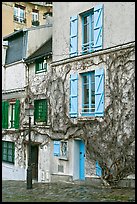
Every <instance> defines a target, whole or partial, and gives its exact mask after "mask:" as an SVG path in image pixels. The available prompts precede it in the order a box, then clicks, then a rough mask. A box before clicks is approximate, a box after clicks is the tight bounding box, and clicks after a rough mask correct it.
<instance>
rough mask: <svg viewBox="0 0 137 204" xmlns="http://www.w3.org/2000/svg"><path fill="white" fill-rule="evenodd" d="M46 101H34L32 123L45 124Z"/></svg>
mask: <svg viewBox="0 0 137 204" xmlns="http://www.w3.org/2000/svg"><path fill="white" fill-rule="evenodd" d="M47 109H48V105H47V99H40V100H35V101H34V121H35V122H46V123H47V117H48V116H47Z"/></svg>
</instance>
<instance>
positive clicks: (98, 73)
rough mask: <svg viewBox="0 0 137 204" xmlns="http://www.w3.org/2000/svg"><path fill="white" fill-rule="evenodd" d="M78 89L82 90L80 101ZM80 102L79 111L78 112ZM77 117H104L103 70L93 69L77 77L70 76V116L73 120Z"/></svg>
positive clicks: (75, 74)
mask: <svg viewBox="0 0 137 204" xmlns="http://www.w3.org/2000/svg"><path fill="white" fill-rule="evenodd" d="M78 81H80V82H79V83H78ZM78 85H79V86H81V87H78ZM79 89H80V90H82V96H81V97H82V98H81V99H80V98H79V96H78V95H79V94H78V90H79ZM80 101H82V102H81V104H80V105H81V110H78V104H79V103H80ZM78 115H79V116H104V69H95V70H93V71H90V72H86V73H82V74H79V75H78V74H77V73H74V74H71V76H70V116H71V117H72V118H75V117H78Z"/></svg>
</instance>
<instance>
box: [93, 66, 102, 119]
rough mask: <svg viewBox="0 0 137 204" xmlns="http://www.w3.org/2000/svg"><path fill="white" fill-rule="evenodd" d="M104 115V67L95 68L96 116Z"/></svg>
mask: <svg viewBox="0 0 137 204" xmlns="http://www.w3.org/2000/svg"><path fill="white" fill-rule="evenodd" d="M103 115H104V69H97V70H95V116H103Z"/></svg>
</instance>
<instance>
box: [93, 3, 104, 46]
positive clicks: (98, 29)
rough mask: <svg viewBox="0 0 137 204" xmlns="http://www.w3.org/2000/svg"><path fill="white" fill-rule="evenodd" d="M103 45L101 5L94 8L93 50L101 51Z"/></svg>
mask: <svg viewBox="0 0 137 204" xmlns="http://www.w3.org/2000/svg"><path fill="white" fill-rule="evenodd" d="M102 43H103V5H97V6H96V7H95V8H94V50H99V49H102V47H103V46H102Z"/></svg>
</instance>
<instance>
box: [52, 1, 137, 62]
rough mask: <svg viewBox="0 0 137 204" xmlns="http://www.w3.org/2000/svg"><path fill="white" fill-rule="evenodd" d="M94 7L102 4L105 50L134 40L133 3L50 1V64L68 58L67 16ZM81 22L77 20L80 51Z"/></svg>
mask: <svg viewBox="0 0 137 204" xmlns="http://www.w3.org/2000/svg"><path fill="white" fill-rule="evenodd" d="M97 4H103V5H104V35H103V36H104V37H103V48H104V49H105V48H109V47H112V46H115V45H119V44H123V43H127V42H130V41H134V40H135V2H53V8H54V9H53V16H54V23H53V33H54V35H53V45H54V46H53V61H57V60H61V59H65V58H68V57H69V44H70V22H69V21H70V16H73V15H78V14H80V13H82V12H84V11H87V10H89V9H91V8H93V7H94V6H95V5H97ZM60 11H61V12H60ZM62 16H63V18H62ZM80 23H81V22H80V17H79V24H78V29H79V36H78V47H79V52H80V51H81V35H82V34H81V25H80Z"/></svg>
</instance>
